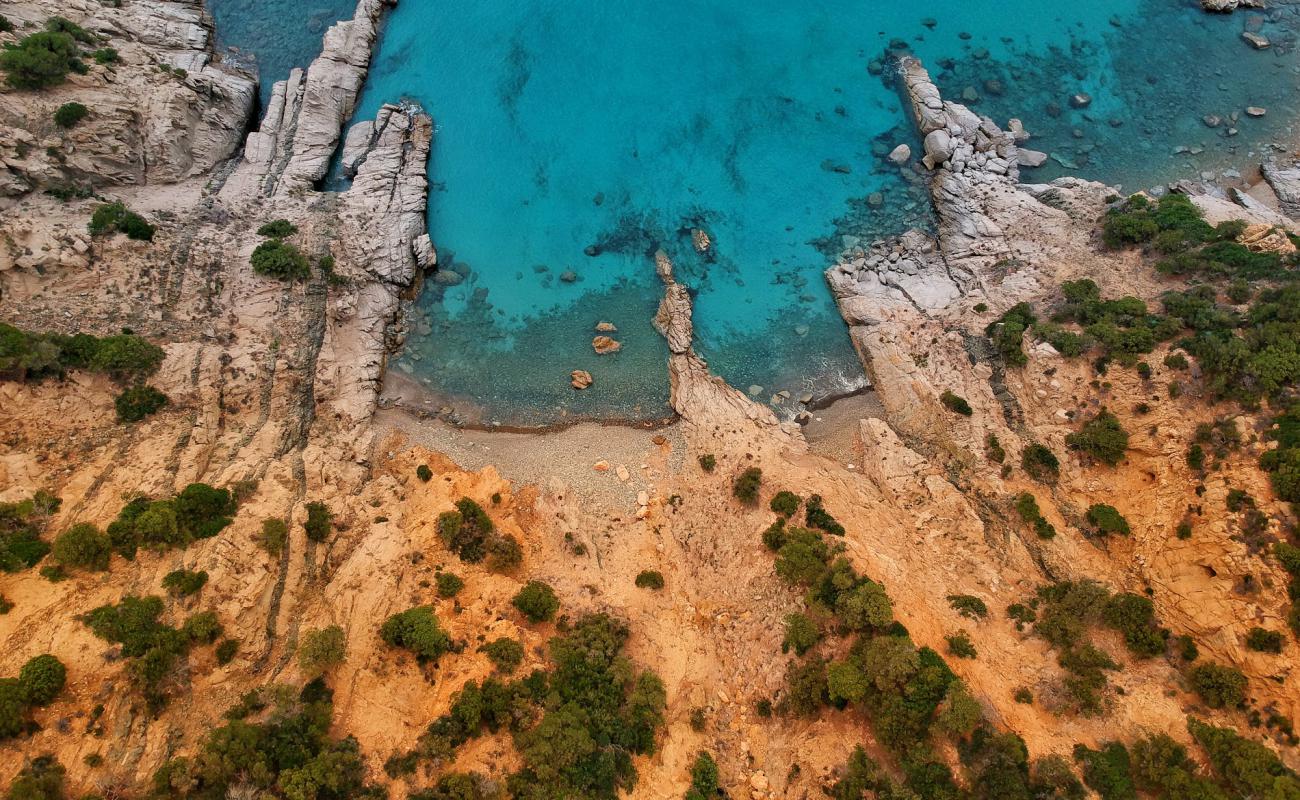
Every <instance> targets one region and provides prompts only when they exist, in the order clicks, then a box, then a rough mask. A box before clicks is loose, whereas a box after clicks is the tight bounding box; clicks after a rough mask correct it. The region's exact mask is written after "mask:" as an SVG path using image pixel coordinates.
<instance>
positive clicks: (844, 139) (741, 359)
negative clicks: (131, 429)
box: [221, 0, 1297, 424]
mask: <svg viewBox="0 0 1300 800" xmlns="http://www.w3.org/2000/svg"><path fill="white" fill-rule="evenodd" d="M221 1H222V2H234V0H221ZM1273 13H1274V14H1275V15H1276V16H1275V18H1273V19H1268V18H1265V17H1263V16H1262V15H1248V14H1237V15H1234V16H1231V17H1223V16H1208V15H1205V14H1204V13H1202V12H1201V11H1200V10H1199V9H1198V8H1197V7H1196V4H1195V3H1194V2H1192V0H1090V2H1087V3H1079V2H1050V0H911V2H883V1H882V0H874V1H872V0H819V1H818V2H810V1H806V2H793V1H792V0H781V1H778V0H748V2H734V1H732V0H694V1H693V2H687V0H659V1H658V2H653V3H652V2H647V1H646V0H602V2H594V0H509V1H508V2H507V1H506V0H443V1H442V2H437V3H434V2H431V0H425V1H424V2H419V1H417V0H402V3H401V4H400V5H399V6H398V8H397V9H395V10H394V11H393V12H391V16H390V17H389V19H388V21H387V24H386V28H385V33H384V36H383V38H382V41H381V44H380V46H379V50H378V53H377V54H376V57H375V60H374V64H373V69H372V71H371V74H370V77H369V80H368V83H367V85H366V89H365V91H364V95H363V98H362V101H361V108H360V109H359V111H358V115H359V117H360V118H366V117H370V116H373V114H374V113H375V111H376V110H377V108H378V107H379V105H380V104H381V103H384V102H391V101H396V100H398V99H402V98H409V99H413V100H416V101H418V102H420V103H421V104H422V105H423V106H424V107H425V108H426V109H428V110H429V112H430V113H431V114H432V115H433V116H434V119H435V122H436V124H437V134H436V140H435V143H434V154H433V159H432V163H431V164H430V177H431V180H432V181H433V187H434V188H433V191H432V194H431V197H430V211H429V223H430V229H431V232H432V235H433V238H434V241H435V243H436V244H437V245H438V248H439V251H440V261H441V263H442V265H443V266H444V268H450V270H452V271H454V272H455V273H457V274H458V275H460V276H463V278H464V280H463V281H462V282H461V283H459V284H458V285H454V286H446V285H443V284H439V283H434V282H430V283H429V284H428V285H427V288H426V290H425V291H424V293H423V295H422V296H421V298H420V300H419V303H418V315H417V318H416V321H415V325H414V326H413V334H412V336H411V337H410V339H409V341H408V343H407V346H406V348H405V350H404V351H403V352H402V353H401V354H400V355H399V357H398V358H397V359H396V360H395V364H396V367H397V369H398V370H400V371H402V372H403V373H406V374H407V375H409V376H410V377H411V378H412V379H414V380H416V381H419V382H420V383H422V384H424V385H425V386H426V387H428V388H429V389H430V390H431V391H433V392H435V393H437V394H438V395H440V396H445V397H449V398H450V400H447V401H443V400H439V401H438V402H439V403H441V402H448V403H449V404H451V405H453V406H455V407H456V408H457V409H458V410H460V411H462V412H466V413H468V414H469V415H470V416H481V417H482V418H483V419H485V420H497V421H501V422H509V423H517V424H530V423H531V424H539V423H549V422H555V421H560V420H563V419H571V418H573V417H575V416H577V417H604V418H650V417H659V416H662V415H663V414H664V413H665V411H666V407H665V403H666V399H667V379H666V374H665V369H664V362H665V358H666V349H665V347H664V344H663V342H662V340H661V339H660V337H659V336H658V335H657V334H656V333H655V332H654V331H653V330H652V328H651V327H650V318H651V316H652V315H653V313H654V309H655V307H656V305H657V302H658V298H659V296H660V291H659V286H658V285H657V281H656V279H655V276H654V270H653V261H652V258H651V254H652V253H653V251H654V250H655V249H656V248H660V247H662V248H664V249H665V250H667V251H668V252H669V253H670V254H671V255H672V256H673V257H674V259H675V260H676V262H677V263H678V269H679V274H680V277H681V278H682V279H683V280H684V282H686V283H687V284H688V285H689V286H690V287H691V288H692V289H693V291H695V292H696V325H697V333H698V342H697V348H698V349H699V350H700V351H701V353H702V354H703V355H704V356H705V357H707V358H708V359H709V361H710V364H711V366H712V367H713V368H714V370H715V371H716V372H718V373H719V374H721V375H723V376H724V377H725V378H727V379H728V380H729V381H730V382H731V383H733V384H734V385H737V386H740V387H742V388H745V387H749V386H750V385H751V384H752V385H757V386H761V387H762V396H763V397H765V398H766V397H769V396H770V395H772V394H774V393H776V392H778V391H780V390H788V391H789V392H790V393H791V394H792V397H793V398H797V397H798V396H799V395H800V394H802V393H803V392H805V391H815V392H822V391H829V390H831V389H832V388H833V387H836V386H844V385H849V384H852V383H853V382H855V381H860V380H861V374H862V373H861V368H860V366H859V364H858V362H857V360H856V358H855V357H854V354H853V352H852V349H851V347H850V344H849V341H848V337H847V335H846V333H845V329H844V326H843V324H842V322H841V321H840V319H839V317H838V315H837V314H836V312H835V308H834V306H833V303H832V302H831V298H830V296H829V293H828V291H827V289H826V287H825V284H824V282H823V280H822V277H821V272H822V270H823V269H824V268H825V267H826V266H827V264H828V263H829V259H830V258H832V257H833V256H834V254H835V253H837V252H839V251H840V250H841V249H843V248H844V246H845V245H846V244H852V243H853V242H854V241H855V238H854V237H858V238H870V237H875V236H879V235H884V234H888V233H894V232H899V231H901V230H903V229H905V228H906V227H908V226H911V225H922V226H924V225H927V224H929V223H930V210H929V206H928V202H927V198H926V195H925V192H924V188H923V186H921V185H920V181H919V180H918V178H917V176H916V175H915V174H914V173H911V172H910V171H900V170H899V169H898V168H896V167H894V166H893V165H892V164H890V163H888V161H887V160H886V159H885V158H884V155H885V154H886V153H887V152H888V151H889V150H890V149H892V148H893V147H894V145H896V144H898V143H901V142H905V141H906V142H911V143H912V144H913V145H914V147H915V144H916V143H915V141H914V139H913V135H912V132H911V127H910V124H909V123H908V121H907V120H906V119H905V117H904V115H903V110H902V106H901V103H900V101H899V97H898V95H897V93H896V89H895V87H894V86H893V84H892V83H891V82H890V80H889V79H888V75H887V74H885V75H881V74H878V73H879V72H880V71H879V70H878V69H874V68H873V65H872V62H873V61H877V60H879V59H881V58H882V57H883V55H884V54H885V52H886V51H887V50H888V49H890V48H891V47H892V48H894V49H895V50H899V49H902V48H908V49H910V50H912V51H913V52H915V53H917V54H918V55H920V56H921V57H922V58H923V59H925V61H926V63H927V64H928V65H929V66H930V67H931V70H932V72H933V74H934V75H935V77H936V79H937V80H938V82H939V83H940V85H941V87H942V88H944V89H945V91H946V92H949V93H951V94H952V95H953V96H954V97H958V96H960V95H961V94H962V93H963V91H964V90H966V89H967V88H968V87H969V88H970V89H971V90H973V91H974V92H976V93H977V94H978V96H979V98H978V99H977V100H975V101H973V102H972V103H971V105H972V106H973V107H974V108H975V109H976V110H977V111H979V112H980V113H986V114H989V115H991V116H993V117H994V118H995V119H997V120H998V121H1000V122H1005V120H1006V119H1007V118H1008V117H1009V116H1018V117H1020V118H1021V119H1022V120H1024V122H1025V126H1026V128H1028V129H1029V130H1030V131H1031V132H1032V133H1033V134H1035V138H1034V140H1033V141H1031V142H1030V144H1029V146H1031V147H1034V148H1037V149H1041V150H1044V151H1047V152H1050V153H1053V154H1055V155H1056V157H1057V158H1056V159H1055V160H1053V161H1052V162H1049V165H1048V166H1046V167H1044V168H1042V169H1040V170H1038V171H1037V172H1036V173H1034V172H1029V171H1027V172H1026V176H1025V177H1026V179H1027V180H1038V179H1040V178H1041V179H1042V180H1047V179H1050V178H1052V177H1055V176H1056V175H1059V174H1062V173H1063V172H1065V171H1066V166H1065V165H1073V167H1074V169H1072V170H1071V171H1073V172H1074V173H1076V174H1080V175H1082V176H1085V177H1093V178H1098V179H1101V180H1105V181H1109V182H1118V183H1123V184H1125V185H1126V186H1127V187H1129V188H1133V189H1136V188H1140V187H1142V186H1146V185H1151V184H1154V183H1156V182H1159V181H1162V180H1167V179H1170V178H1173V177H1179V176H1187V175H1194V174H1195V173H1196V172H1198V171H1200V170H1203V169H1222V168H1224V167H1227V166H1237V167H1243V166H1245V165H1247V164H1249V163H1250V162H1251V161H1258V156H1251V155H1250V153H1251V152H1252V151H1253V150H1254V149H1256V148H1258V146H1259V145H1260V143H1262V142H1265V141H1269V140H1270V139H1271V138H1272V137H1280V136H1283V135H1284V134H1285V133H1287V128H1288V126H1289V124H1290V121H1291V118H1292V114H1291V113H1290V111H1291V106H1294V104H1295V102H1296V101H1295V100H1294V99H1292V98H1293V96H1294V94H1295V89H1296V88H1297V87H1296V83H1297V78H1296V65H1297V59H1296V58H1295V56H1294V51H1293V49H1292V47H1291V44H1292V42H1293V41H1294V36H1293V34H1292V33H1291V28H1292V26H1293V23H1294V19H1295V17H1294V16H1292V15H1293V14H1294V13H1295V10H1294V9H1289V10H1281V11H1277V12H1273ZM927 18H931V19H927ZM1251 20H1256V21H1260V22H1262V23H1263V24H1262V30H1263V32H1264V33H1265V34H1266V35H1268V36H1269V37H1270V38H1272V39H1273V40H1274V41H1275V46H1274V48H1273V49H1272V50H1269V51H1265V52H1256V51H1254V50H1252V49H1251V48H1250V47H1249V46H1248V45H1246V44H1245V42H1243V41H1242V40H1241V39H1240V32H1241V30H1242V27H1243V25H1254V24H1255V23H1253V22H1251ZM886 73H887V70H886ZM1077 91H1085V92H1088V93H1089V94H1091V95H1092V96H1093V97H1094V98H1095V99H1094V101H1093V103H1092V106H1091V107H1090V108H1088V109H1087V110H1083V111H1077V110H1074V109H1071V108H1070V107H1069V105H1068V103H1067V99H1068V97H1069V96H1070V95H1071V94H1073V93H1074V92H1077ZM1246 105H1260V106H1265V107H1268V108H1269V114H1268V115H1267V116H1266V117H1265V118H1264V119H1260V120H1254V119H1242V120H1241V121H1240V122H1239V123H1237V127H1238V128H1239V132H1238V133H1237V135H1235V136H1232V137H1228V136H1227V135H1226V132H1225V131H1226V127H1227V126H1226V125H1225V126H1224V127H1221V128H1218V129H1210V128H1208V127H1206V125H1205V124H1204V123H1203V122H1202V120H1201V118H1202V117H1203V116H1204V115H1206V114H1219V115H1222V116H1225V117H1226V116H1227V115H1228V114H1230V113H1231V112H1233V111H1240V110H1241V109H1243V108H1244V107H1245V106H1246ZM1180 145H1181V146H1184V147H1186V148H1188V149H1190V150H1192V151H1195V152H1194V153H1188V154H1184V155H1178V156H1174V155H1172V154H1171V153H1172V150H1173V148H1174V147H1176V146H1180ZM873 195H875V196H874V197H873ZM693 228H702V229H704V230H705V231H707V232H708V234H709V235H710V236H711V238H712V240H713V242H714V249H713V257H712V259H705V258H701V257H700V256H699V255H698V254H697V253H696V252H695V251H694V249H693V248H692V246H691V241H690V236H689V232H690V230H691V229H693ZM845 237H849V238H845ZM593 246H594V248H593ZM584 251H586V252H584ZM589 253H596V254H595V255H590V254H589ZM565 272H570V273H571V274H570V275H568V276H566V277H570V278H573V277H576V280H574V281H573V282H566V281H564V280H562V279H561V275H562V274H563V273H565ZM598 321H609V322H613V323H614V324H615V325H617V326H618V328H619V332H618V333H617V334H615V336H616V338H618V339H619V340H620V341H621V342H622V343H623V350H622V351H621V352H620V353H617V354H615V355H607V356H596V355H595V354H594V353H593V351H592V349H591V337H592V336H593V335H594V333H595V332H594V330H593V327H594V325H595V324H596V323H597V322H598ZM573 369H586V370H589V371H590V372H591V373H592V375H593V376H594V377H595V385H594V386H593V387H592V388H591V389H588V390H586V391H584V392H575V391H574V390H573V389H572V388H570V387H569V384H568V374H569V372H570V371H571V370H573ZM786 406H787V409H788V408H791V407H793V403H787V404H786Z"/></svg>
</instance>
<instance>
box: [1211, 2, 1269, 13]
mask: <svg viewBox="0 0 1300 800" xmlns="http://www.w3.org/2000/svg"><path fill="white" fill-rule="evenodd" d="M1263 7H1264V0H1201V8H1204V9H1205V10H1206V11H1213V12H1216V13H1219V14H1226V13H1229V12H1232V11H1236V10H1237V9H1239V8H1263Z"/></svg>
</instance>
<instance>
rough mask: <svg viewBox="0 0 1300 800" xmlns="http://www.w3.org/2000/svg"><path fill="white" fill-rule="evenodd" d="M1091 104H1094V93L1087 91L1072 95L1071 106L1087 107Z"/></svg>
mask: <svg viewBox="0 0 1300 800" xmlns="http://www.w3.org/2000/svg"><path fill="white" fill-rule="evenodd" d="M1090 105H1092V95H1090V94H1088V93H1087V92H1079V93H1077V94H1072V95H1070V108H1087V107H1088V106H1090Z"/></svg>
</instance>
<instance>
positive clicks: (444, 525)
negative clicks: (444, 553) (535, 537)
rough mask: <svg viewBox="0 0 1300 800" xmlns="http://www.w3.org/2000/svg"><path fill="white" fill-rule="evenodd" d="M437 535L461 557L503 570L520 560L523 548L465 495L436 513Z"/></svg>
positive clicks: (463, 559) (511, 567)
mask: <svg viewBox="0 0 1300 800" xmlns="http://www.w3.org/2000/svg"><path fill="white" fill-rule="evenodd" d="M438 536H439V538H441V539H442V541H443V543H444V544H445V545H447V547H448V549H450V550H451V551H452V552H453V553H455V554H456V556H457V557H458V558H460V560H461V561H464V562H465V563H467V564H478V563H480V562H482V561H484V560H485V559H486V560H487V562H488V565H489V566H490V567H491V568H492V569H494V570H497V571H501V572H505V571H509V570H511V569H514V568H515V567H517V566H519V564H520V563H522V562H523V558H524V552H523V548H522V547H520V546H519V541H518V540H517V539H515V537H514V536H513V535H511V534H508V533H507V534H502V533H500V532H499V531H497V529H496V525H494V524H493V522H492V518H491V517H489V516H488V513H487V512H486V511H484V510H483V507H482V506H480V505H479V504H478V503H475V502H474V501H473V500H470V499H469V498H468V497H462V498H461V499H460V500H457V501H456V510H455V511H446V512H443V513H442V514H439V515H438Z"/></svg>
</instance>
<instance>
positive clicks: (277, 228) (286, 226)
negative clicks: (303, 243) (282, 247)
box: [257, 219, 298, 239]
mask: <svg viewBox="0 0 1300 800" xmlns="http://www.w3.org/2000/svg"><path fill="white" fill-rule="evenodd" d="M297 232H298V228H297V227H296V226H295V225H294V224H293V223H292V222H290V221H289V220H287V219H277V220H272V221H270V222H268V223H266V224H265V225H263V226H262V227H260V228H258V229H257V235H258V236H269V237H271V238H273V239H283V238H285V237H286V236H292V235H294V234H295V233H297Z"/></svg>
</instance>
